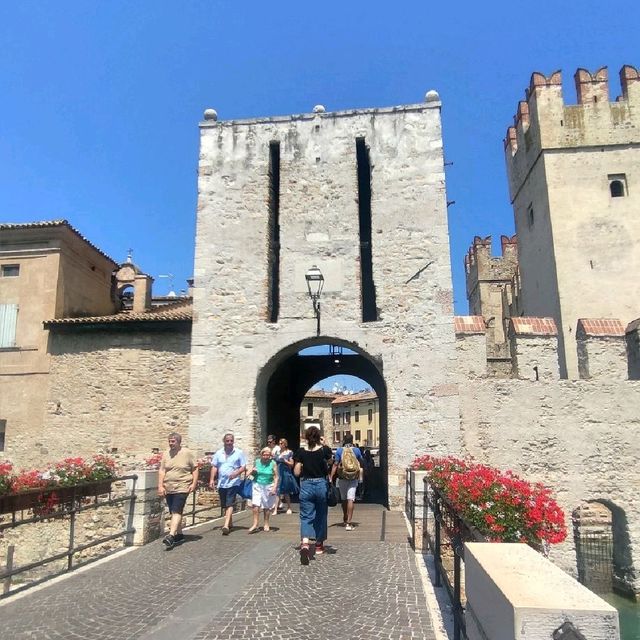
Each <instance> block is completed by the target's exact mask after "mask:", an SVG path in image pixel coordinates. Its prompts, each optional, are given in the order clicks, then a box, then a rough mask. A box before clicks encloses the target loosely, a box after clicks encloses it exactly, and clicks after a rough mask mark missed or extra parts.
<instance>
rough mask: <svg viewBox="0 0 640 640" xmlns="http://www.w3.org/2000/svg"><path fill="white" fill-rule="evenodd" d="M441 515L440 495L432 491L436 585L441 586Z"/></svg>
mask: <svg viewBox="0 0 640 640" xmlns="http://www.w3.org/2000/svg"><path fill="white" fill-rule="evenodd" d="M441 519H442V516H441V515H440V496H439V495H438V493H437V492H435V491H434V494H433V523H434V529H435V538H436V548H435V552H434V554H433V555H434V557H435V562H436V584H435V586H436V587H441V586H442V578H441V577H440V572H441V571H442V553H441V550H440V534H441V532H440V521H441Z"/></svg>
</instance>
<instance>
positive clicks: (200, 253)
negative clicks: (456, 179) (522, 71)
mask: <svg viewBox="0 0 640 640" xmlns="http://www.w3.org/2000/svg"><path fill="white" fill-rule="evenodd" d="M428 96H429V98H428V101H427V102H425V103H423V104H417V105H408V106H405V107H395V108H392V109H386V108H385V109H365V110H358V111H348V112H337V113H328V112H327V113H324V110H323V109H318V110H316V112H315V113H312V114H303V115H299V116H285V117H274V118H262V119H255V120H243V121H231V122H217V121H215V120H214V119H209V120H206V121H205V122H203V123H202V124H201V148H200V166H199V182H198V190H199V196H198V220H197V236H196V258H195V270H194V275H195V286H194V326H193V349H192V377H191V383H192V384H191V416H190V429H189V437H190V439H192V440H195V441H197V442H198V443H205V442H206V443H210V442H212V441H213V442H219V441H220V439H221V437H222V435H223V434H224V432H225V431H226V430H229V429H231V430H233V431H234V432H235V434H236V441H237V442H238V444H239V446H240V447H241V448H243V449H245V450H253V449H255V447H256V445H257V443H258V442H259V441H260V440H262V439H263V438H264V435H265V434H266V430H267V429H268V428H271V427H270V425H268V424H267V423H266V416H267V414H268V412H267V405H268V403H269V393H268V380H269V379H270V378H269V376H270V372H271V371H275V370H276V369H277V367H278V366H279V363H280V362H282V359H283V358H284V354H286V353H288V354H291V353H295V352H296V350H297V349H299V348H303V347H307V346H312V345H314V344H322V343H325V344H326V343H328V342H336V341H339V342H337V343H338V344H341V345H342V346H345V347H348V348H351V349H353V350H355V351H356V352H358V353H361V354H363V355H364V356H365V357H366V358H367V359H368V360H369V361H370V362H375V364H376V367H377V368H378V369H379V370H380V371H383V376H384V381H385V384H386V389H387V391H388V394H387V408H388V460H389V477H388V482H389V487H390V493H392V494H393V497H394V500H395V501H396V502H398V501H399V502H401V501H402V495H403V488H402V487H403V484H404V467H405V466H406V465H407V463H408V462H409V461H410V460H411V459H412V457H413V455H414V453H415V451H416V450H420V449H424V448H425V447H426V446H428V445H433V443H434V442H435V443H438V446H439V447H440V449H441V450H442V451H443V452H444V451H455V450H456V449H457V448H458V443H459V437H458V431H459V419H458V399H457V393H458V391H457V386H456V385H455V370H456V363H455V358H456V356H455V347H454V342H455V339H454V331H453V316H452V287H451V265H450V256H449V243H448V230H447V220H446V198H445V188H444V180H445V178H444V165H443V157H442V139H441V125H440V102H439V99H438V96H437V94H435V92H432V93H430V94H428ZM212 115H213V114H212V113H211V112H209V117H211V116H212ZM358 138H364V140H365V143H366V145H367V146H368V149H369V155H370V164H371V170H372V173H371V194H372V196H371V227H372V233H371V244H372V270H373V280H374V283H375V287H376V304H377V308H378V309H377V313H378V320H376V321H373V322H363V320H362V310H361V298H362V296H361V288H360V280H361V273H360V255H359V246H360V242H359V228H358V220H359V212H358V198H359V193H358V170H357V156H356V140H357V139H358ZM274 141H275V142H278V143H279V145H280V147H279V148H280V153H281V157H280V165H279V166H280V175H279V178H280V200H279V229H280V231H279V233H280V243H279V246H280V265H279V270H278V272H279V273H280V275H281V282H280V289H279V291H280V295H279V310H280V315H279V317H278V320H277V322H269V321H268V320H269V318H270V316H269V309H270V308H271V307H270V304H269V302H270V301H269V271H268V269H267V266H268V264H269V255H270V253H269V248H270V245H269V223H268V220H269V211H270V210H269V202H270V201H269V192H270V187H271V186H272V185H271V183H270V166H269V158H270V153H269V149H270V145H271V144H272V143H273V142H274ZM272 213H273V212H272ZM247 265H251V268H247ZM312 265H317V266H318V267H319V268H320V269H321V271H322V273H323V274H324V277H325V286H324V291H323V294H322V323H321V335H320V336H319V337H318V338H316V335H315V333H316V323H315V320H314V318H313V314H312V310H311V305H310V301H309V296H308V293H307V285H306V282H305V277H304V275H305V272H306V271H307V270H308V269H309V268H310V267H311V266H312ZM260 380H262V386H261V383H260ZM220 397H224V398H225V409H226V410H225V412H224V414H221V413H220V411H219V401H218V399H219V398H220ZM274 429H275V427H274ZM385 444H386V443H385Z"/></svg>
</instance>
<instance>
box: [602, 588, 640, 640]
mask: <svg viewBox="0 0 640 640" xmlns="http://www.w3.org/2000/svg"><path fill="white" fill-rule="evenodd" d="M600 595H601V597H602V598H603V599H604V600H606V601H607V602H608V603H609V604H611V605H613V606H614V607H615V608H616V609H617V610H618V614H619V616H620V638H621V640H640V602H633V600H629V599H627V598H622V597H621V596H617V595H615V594H614V593H605V594H600Z"/></svg>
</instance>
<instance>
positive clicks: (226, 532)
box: [222, 527, 230, 536]
mask: <svg viewBox="0 0 640 640" xmlns="http://www.w3.org/2000/svg"><path fill="white" fill-rule="evenodd" d="M229 531H230V529H229V527H222V535H223V536H228V535H229Z"/></svg>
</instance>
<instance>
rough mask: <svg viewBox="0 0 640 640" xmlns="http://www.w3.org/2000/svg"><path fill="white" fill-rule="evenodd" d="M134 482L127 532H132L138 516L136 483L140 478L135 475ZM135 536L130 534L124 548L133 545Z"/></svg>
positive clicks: (130, 497) (126, 538) (126, 525)
mask: <svg viewBox="0 0 640 640" xmlns="http://www.w3.org/2000/svg"><path fill="white" fill-rule="evenodd" d="M131 479H132V480H133V482H132V483H131V494H130V495H129V512H128V513H127V522H126V523H125V529H127V531H131V530H132V529H133V528H134V527H133V523H134V521H135V515H136V500H137V499H138V496H137V494H136V481H137V480H138V476H137V475H134V476H132V478H131ZM109 497H111V492H109ZM134 535H135V531H134V532H133V533H128V534H127V535H126V536H125V539H124V546H125V547H128V546H130V545H132V544H133V536H134Z"/></svg>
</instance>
